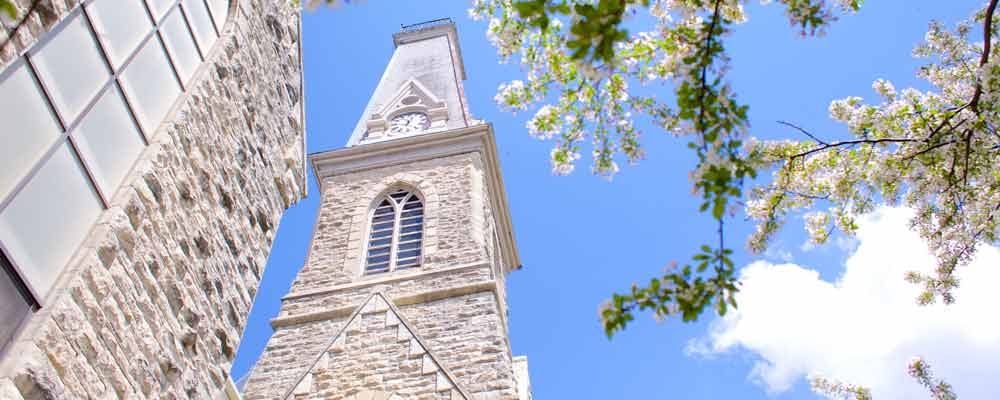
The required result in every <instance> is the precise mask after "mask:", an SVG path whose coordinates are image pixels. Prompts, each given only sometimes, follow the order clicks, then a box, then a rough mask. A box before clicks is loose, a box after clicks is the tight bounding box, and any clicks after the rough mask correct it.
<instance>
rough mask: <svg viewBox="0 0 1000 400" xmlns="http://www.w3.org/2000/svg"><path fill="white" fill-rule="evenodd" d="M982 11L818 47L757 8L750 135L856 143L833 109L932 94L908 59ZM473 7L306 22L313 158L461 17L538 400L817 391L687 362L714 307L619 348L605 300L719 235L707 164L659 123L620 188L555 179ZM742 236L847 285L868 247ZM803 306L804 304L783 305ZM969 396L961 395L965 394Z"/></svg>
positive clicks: (336, 143) (291, 213)
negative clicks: (421, 26)
mask: <svg viewBox="0 0 1000 400" xmlns="http://www.w3.org/2000/svg"><path fill="white" fill-rule="evenodd" d="M978 5H979V2H978V1H971V0H951V1H908V2H895V1H892V2H890V1H871V2H867V4H865V6H864V8H863V9H862V11H861V12H860V13H859V14H857V15H854V16H848V17H845V18H843V19H842V20H841V21H838V22H837V23H835V24H834V25H833V26H832V27H831V28H830V29H829V32H828V34H827V36H826V37H822V38H805V39H803V38H799V37H798V35H797V34H796V31H795V30H794V28H791V27H789V26H788V23H787V20H786V19H785V17H784V15H783V9H782V7H781V6H779V5H768V6H760V5H757V4H752V5H750V6H749V8H748V11H749V16H750V21H749V22H748V23H746V24H744V25H742V26H739V27H737V28H736V30H735V32H734V34H733V35H732V36H730V37H729V38H728V39H727V45H728V48H729V51H730V55H731V56H732V72H731V75H730V78H731V80H732V82H733V85H734V87H735V88H736V90H737V92H738V95H739V99H740V100H741V101H743V102H744V103H746V104H749V105H750V119H751V124H752V129H751V133H752V134H753V135H755V136H759V137H766V138H779V137H794V138H798V137H796V136H795V133H794V132H792V131H790V130H789V129H787V128H783V127H782V126H780V125H778V124H777V123H776V122H775V121H777V120H787V121H792V122H795V123H797V124H799V125H801V126H804V127H807V128H808V129H810V130H811V131H813V132H816V133H819V134H821V135H822V136H823V137H825V138H828V139H833V138H838V137H843V135H844V133H845V130H844V129H843V127H842V126H840V125H838V124H836V123H835V122H833V121H831V120H830V119H829V118H828V116H827V111H826V110H827V106H828V105H829V102H830V101H831V100H834V99H839V98H843V97H846V96H850V95H859V96H863V97H865V98H866V99H873V98H874V94H873V92H872V90H871V82H872V81H873V80H874V79H876V78H887V79H890V80H891V81H893V82H894V83H895V84H896V87H897V88H903V87H908V86H916V87H918V88H926V87H925V86H923V83H922V82H917V81H915V78H914V74H913V72H914V71H915V70H916V68H917V67H918V66H919V65H920V62H921V61H920V60H914V59H913V58H912V57H911V56H910V51H911V49H912V47H913V46H914V45H916V44H917V43H918V42H919V41H920V40H921V38H922V37H923V34H924V32H925V30H926V28H927V24H928V22H929V21H930V20H931V19H939V20H942V21H944V22H946V23H949V24H951V23H954V22H955V21H957V20H959V19H960V18H964V17H966V16H967V15H969V14H970V13H971V11H972V10H973V9H974V8H975V7H976V6H978ZM468 6H469V3H468V2H467V1H402V0H392V1H371V2H363V3H361V4H352V5H349V6H345V7H340V8H336V9H319V10H317V11H314V12H306V13H305V14H304V18H303V19H304V22H303V36H304V38H303V41H304V56H305V73H306V77H305V82H306V92H305V95H306V119H307V125H306V127H307V130H308V149H309V152H317V151H322V150H328V149H334V148H339V147H342V146H343V145H344V143H346V141H347V139H348V136H349V135H350V132H351V130H352V129H353V127H354V125H355V123H356V122H357V120H358V118H359V116H360V114H361V112H362V109H363V107H364V106H365V104H366V103H367V102H368V98H369V96H370V94H371V92H372V90H373V89H374V87H375V85H376V83H377V82H378V79H379V77H380V75H381V74H382V71H383V69H384V67H385V65H386V63H387V61H388V60H389V57H390V55H391V54H392V49H393V46H392V39H391V35H392V33H394V32H395V31H397V30H398V29H399V27H400V24H408V23H415V22H420V21H424V20H430V19H436V18H441V17H452V18H453V19H455V21H456V22H457V24H458V29H459V35H460V42H461V46H462V51H463V56H464V61H465V68H466V71H467V73H468V80H467V81H466V83H465V89H466V95H467V97H468V99H469V104H470V109H471V111H472V113H473V115H474V116H476V117H477V118H480V119H483V120H486V121H489V122H492V123H493V124H494V129H495V132H496V133H497V141H498V148H499V151H500V158H501V164H502V168H503V176H504V180H505V182H506V186H507V190H508V192H507V195H508V198H509V201H510V206H511V214H512V217H513V223H514V229H515V234H516V237H517V241H518V245H519V250H520V254H521V259H522V261H523V263H524V268H523V269H522V270H520V271H517V272H515V273H513V274H511V275H510V276H509V277H508V282H509V285H510V289H509V290H510V292H509V300H510V304H511V305H510V308H511V311H510V314H511V318H510V332H511V341H512V345H513V350H514V353H515V354H517V355H520V354H526V355H528V357H529V364H530V372H531V379H532V385H533V388H534V395H535V397H536V398H538V399H560V398H595V399H610V398H642V399H659V398H672V399H685V398H706V399H708V398H733V397H738V398H741V399H758V398H760V399H763V398H779V399H802V398H806V399H811V398H816V396H815V395H812V394H811V393H810V392H809V390H808V387H807V385H806V383H805V381H804V380H803V379H800V378H799V379H792V384H791V385H790V386H789V387H778V388H776V387H775V385H773V384H769V383H768V380H767V378H766V377H765V378H761V374H760V373H759V365H760V364H759V363H760V361H761V359H762V357H764V358H767V357H772V356H769V355H767V354H769V353H766V352H765V351H763V350H759V348H752V346H751V347H746V346H745V347H743V348H741V347H736V348H730V349H728V350H726V351H721V352H713V353H712V354H710V355H708V356H706V355H692V354H690V352H689V351H686V349H687V348H689V346H690V344H691V343H692V341H697V340H700V339H704V338H705V337H706V335H708V333H709V332H710V331H711V330H712V328H713V323H715V324H718V322H717V319H716V318H715V317H714V315H711V314H708V315H705V316H704V317H703V318H702V320H701V321H699V322H697V323H693V324H683V323H680V322H679V321H667V322H664V323H661V324H657V323H655V322H654V321H653V320H652V318H651V317H650V316H648V315H643V316H640V317H639V318H638V321H637V322H636V323H633V324H632V325H631V326H630V327H629V328H628V329H627V330H626V331H625V332H624V333H621V334H619V335H617V336H615V337H614V339H612V340H608V339H607V338H606V337H605V336H604V333H603V331H602V329H601V327H600V325H599V322H598V316H597V307H598V305H599V304H600V303H601V302H602V301H604V300H605V299H606V298H608V297H609V296H610V294H611V293H612V292H614V291H622V290H624V289H626V288H628V286H629V285H630V284H631V283H632V282H638V281H645V280H648V278H649V277H651V276H653V275H655V274H657V273H658V272H660V271H661V269H662V268H663V266H664V265H666V264H668V263H669V262H670V261H671V260H680V261H684V260H686V259H688V258H689V257H690V255H691V254H693V251H694V250H695V249H696V248H697V246H698V245H700V244H701V243H703V242H707V241H709V240H712V237H713V236H712V235H713V229H714V227H713V225H712V224H711V221H710V219H709V218H706V217H705V216H703V215H700V214H698V213H697V212H696V210H697V204H698V203H697V200H698V199H697V198H695V197H694V196H692V195H691V194H690V193H691V189H690V182H689V181H688V179H687V172H688V170H689V169H690V167H691V165H692V156H691V155H690V154H689V152H688V151H687V149H686V148H684V146H683V144H684V143H683V142H682V141H680V140H678V139H675V138H672V137H670V136H669V135H667V134H665V133H663V132H661V131H657V130H656V129H655V128H652V127H649V126H647V127H646V129H644V131H645V136H644V137H643V144H644V145H645V146H646V150H647V159H645V160H643V161H642V162H641V163H640V164H638V165H637V166H634V167H624V168H622V171H621V173H620V174H619V175H618V176H617V177H615V179H614V180H613V181H612V182H608V181H606V180H603V179H601V178H597V177H594V176H591V175H590V174H589V166H588V165H587V164H586V162H588V161H589V160H587V159H586V158H584V159H583V160H581V161H583V162H584V163H582V164H579V165H578V168H577V172H576V173H574V174H573V175H571V176H569V177H556V176H552V175H550V173H549V164H548V153H549V150H550V148H551V144H550V143H546V142H540V141H537V140H534V139H532V138H530V137H529V136H528V134H527V130H526V129H525V121H526V118H527V117H528V116H529V115H530V114H529V113H522V114H517V115H511V114H509V113H505V112H501V111H499V109H498V107H497V106H496V105H495V104H494V103H493V96H494V94H495V91H496V89H497V87H498V85H499V84H500V83H501V82H504V81H507V80H511V79H518V78H521V77H522V75H521V73H520V71H519V70H518V67H517V65H516V64H499V63H498V62H497V59H496V55H495V51H494V49H493V48H492V47H491V46H490V45H489V43H488V42H487V41H486V39H485V35H484V32H485V28H486V25H485V23H483V22H475V21H472V20H470V19H469V18H468V17H467V14H466V9H467V8H468ZM663 90H665V91H666V90H668V89H663ZM640 126H642V125H640ZM310 185H311V187H310V195H309V197H308V198H307V199H305V200H303V201H302V202H300V203H299V204H297V205H295V206H293V207H292V208H291V209H289V210H288V211H287V212H286V213H285V215H284V218H283V219H282V222H281V225H280V227H279V229H278V235H277V238H276V240H275V244H274V247H273V250H272V253H271V257H270V259H269V261H268V265H267V269H266V271H265V274H264V277H263V281H262V282H261V285H260V289H259V291H258V294H257V298H256V303H255V305H254V307H253V310H252V311H251V314H250V317H249V322H248V326H247V330H246V333H245V334H244V338H243V342H242V344H241V347H240V349H239V352H238V354H237V359H236V362H235V364H234V366H233V375H234V376H236V377H240V376H242V375H244V374H245V373H246V371H247V370H248V369H249V368H250V367H251V366H252V365H253V363H254V361H255V360H256V359H257V357H258V356H259V354H260V352H261V351H262V350H263V348H264V345H265V344H266V341H267V338H268V337H269V336H270V334H271V329H270V326H269V325H268V321H269V320H270V319H271V318H273V317H274V316H275V315H276V314H277V312H278V307H279V305H280V304H279V299H280V297H281V296H282V295H284V294H285V293H286V292H287V290H288V288H289V286H290V285H291V282H292V280H293V279H294V276H295V274H296V272H297V271H298V270H299V268H301V266H302V263H303V260H304V257H305V253H306V248H307V246H308V243H309V236H310V234H311V229H312V225H313V220H314V218H315V215H316V210H317V207H318V199H319V196H318V192H317V188H316V186H315V182H314V180H313V176H312V174H311V172H310ZM731 226H732V229H731V230H730V233H729V237H730V238H731V239H730V240H732V242H733V243H734V245H735V246H736V247H737V249H738V252H737V257H736V259H737V265H747V264H749V263H751V262H753V261H755V260H758V259H762V258H763V259H769V260H770V261H772V262H775V263H777V262H780V261H792V260H794V263H795V264H797V265H801V266H803V268H808V269H811V270H815V271H818V273H819V278H820V279H822V280H824V281H828V282H833V281H836V280H838V279H839V278H840V277H842V276H843V275H844V271H845V264H844V262H845V260H846V259H848V258H849V257H850V256H851V255H852V254H855V253H854V248H856V243H855V244H854V247H852V246H851V245H850V243H848V245H847V246H839V247H838V246H836V245H829V246H826V247H822V248H817V249H811V250H803V249H802V247H801V244H802V242H803V241H804V233H803V231H802V228H801V221H799V220H793V221H790V223H789V224H788V225H787V227H786V231H785V233H784V234H782V235H781V237H780V238H779V240H778V241H777V242H776V244H775V249H774V251H773V252H771V253H769V255H767V256H757V257H752V256H751V255H749V254H747V252H746V251H745V250H743V246H742V244H743V241H744V238H745V237H746V234H747V233H748V232H749V230H750V228H751V227H750V226H749V225H748V224H746V223H743V222H742V221H736V222H735V223H734V224H731ZM796 301H798V299H796V298H792V297H789V298H785V299H780V301H779V302H778V303H775V304H781V302H789V303H791V302H796ZM776 312H777V311H776ZM778 317H779V318H780V317H781V316H780V315H779V316H778ZM788 318H794V316H788ZM775 329H782V328H779V327H776V328H775ZM785 330H786V331H791V330H792V329H791V328H787V329H785ZM820 357H821V356H820ZM772 358H773V357H772ZM769 359H770V358H769ZM755 368H758V370H757V371H758V373H755V372H754V371H755ZM903 368H904V366H903V365H900V366H899V367H898V372H900V373H902V371H903ZM793 375H794V374H793ZM892 379H896V378H892ZM762 380H763V381H764V382H763V383H762ZM958 389H959V391H960V394H961V389H962V387H959V388H958Z"/></svg>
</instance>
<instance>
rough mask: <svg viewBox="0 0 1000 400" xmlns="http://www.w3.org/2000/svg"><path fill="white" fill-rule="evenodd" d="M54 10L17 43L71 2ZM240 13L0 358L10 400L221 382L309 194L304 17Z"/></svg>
mask: <svg viewBox="0 0 1000 400" xmlns="http://www.w3.org/2000/svg"><path fill="white" fill-rule="evenodd" d="M18 2H19V3H29V1H18ZM43 3H44V8H43V9H42V12H41V13H40V16H38V17H37V18H35V17H33V18H35V19H33V20H32V23H31V24H30V28H29V29H24V30H22V32H23V35H28V36H26V37H20V36H19V38H18V40H17V41H16V43H17V47H18V48H24V47H25V46H28V45H30V42H32V41H33V40H32V38H33V37H35V36H37V34H38V33H40V32H43V31H44V30H45V29H47V28H49V27H51V26H52V24H53V23H54V22H55V21H58V19H59V17H58V16H61V15H64V14H65V13H66V11H67V10H69V9H70V8H71V6H72V5H73V3H75V2H74V1H56V2H54V3H55V5H53V4H52V3H49V2H43ZM236 3H238V5H235V6H234V7H236V9H234V10H232V11H231V12H230V20H229V21H228V22H227V24H226V27H225V32H224V34H223V36H221V37H220V38H219V41H218V42H217V43H216V46H215V47H214V49H213V51H212V53H211V54H210V55H209V58H208V60H207V61H206V62H205V64H204V65H202V67H201V69H200V71H199V72H198V74H197V76H196V77H195V78H194V81H192V85H191V88H190V89H189V90H188V92H187V93H186V94H184V95H182V96H184V98H183V99H182V100H181V101H180V102H179V103H178V104H177V105H175V109H174V111H173V114H172V116H170V117H168V118H167V121H166V122H164V125H163V126H161V129H160V130H159V131H158V133H157V134H156V136H155V137H154V138H153V140H152V142H151V143H150V145H149V146H148V147H147V148H146V149H145V150H144V151H143V153H142V155H141V156H140V159H139V160H138V161H137V163H136V165H135V166H134V168H133V170H132V172H131V173H130V175H129V177H128V178H126V181H125V183H123V185H122V186H121V187H120V188H119V190H118V192H117V193H116V195H115V196H114V197H113V199H112V201H111V203H112V206H111V207H110V208H109V209H108V210H106V211H104V212H103V214H102V215H101V217H100V219H99V221H98V222H97V224H96V226H95V227H94V229H93V230H92V231H91V232H90V234H89V236H88V237H87V239H86V240H85V242H84V244H83V245H82V246H81V249H80V250H79V251H78V252H77V254H76V255H75V256H74V258H73V259H72V260H71V262H70V264H69V265H67V267H66V269H65V270H64V272H63V274H62V276H61V277H60V281H59V282H58V283H57V285H56V287H55V289H54V290H53V291H52V293H51V294H50V295H49V297H48V298H47V299H46V304H45V306H44V307H43V308H42V309H41V310H39V311H38V312H37V313H36V314H35V315H33V316H31V317H30V320H29V322H28V324H27V326H26V327H25V328H24V330H23V331H22V332H21V333H20V334H19V336H18V338H17V341H16V342H15V343H14V345H13V346H12V347H11V349H10V351H9V352H8V353H7V354H6V355H4V357H3V359H2V360H0V398H2V399H5V400H6V399H15V400H21V399H125V398H128V399H147V398H157V399H202V398H212V397H213V396H215V395H216V394H218V393H219V392H220V390H221V388H222V387H223V386H224V385H225V383H226V380H227V379H228V371H229V369H230V364H231V362H232V359H233V357H234V355H235V352H236V348H237V346H238V344H239V339H240V335H241V333H242V330H243V327H244V324H245V318H246V314H247V312H248V311H249V309H250V305H251V302H252V300H253V297H254V294H255V293H256V287H257V284H258V282H259V280H260V277H261V274H262V272H263V271H262V269H263V267H264V265H265V262H266V260H267V256H268V253H269V252H270V248H271V243H272V240H273V237H274V234H275V230H276V227H277V224H278V222H279V220H280V217H281V214H282V213H283V211H284V210H285V209H286V208H287V207H289V206H290V205H291V204H293V203H294V202H296V201H298V199H300V198H301V197H302V196H304V195H305V187H303V186H302V183H303V182H304V173H305V155H304V154H303V150H304V149H303V140H304V132H303V122H302V121H301V115H302V114H301V112H302V104H301V99H302V97H301V93H302V86H301V82H302V79H301V78H302V77H301V74H302V71H301V58H300V56H301V55H300V54H299V49H300V44H299V40H300V38H299V30H298V24H299V14H298V10H297V9H296V8H294V7H292V6H289V5H287V3H286V2H284V1H271V0H239V1H236ZM30 35H34V36H30ZM8 47H10V46H8ZM2 56H3V60H4V62H7V61H9V60H10V57H9V56H10V54H9V51H8V50H5V51H4V52H3V53H2Z"/></svg>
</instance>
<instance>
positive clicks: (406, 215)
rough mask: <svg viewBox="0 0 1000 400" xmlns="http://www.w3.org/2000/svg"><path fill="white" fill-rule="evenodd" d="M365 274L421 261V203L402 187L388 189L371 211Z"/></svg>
mask: <svg viewBox="0 0 1000 400" xmlns="http://www.w3.org/2000/svg"><path fill="white" fill-rule="evenodd" d="M368 225H369V232H370V233H369V236H368V246H367V250H366V251H365V273H366V274H377V273H383V272H391V271H394V270H400V269H408V268H416V267H419V266H420V264H421V255H422V245H423V230H424V204H423V202H422V201H421V200H420V197H418V196H417V195H416V194H415V193H412V192H409V191H407V190H405V189H396V190H393V191H391V192H389V193H388V194H387V195H385V197H383V198H382V199H381V200H380V201H379V202H378V206H377V207H375V209H374V210H373V211H372V216H371V220H370V221H369V224H368Z"/></svg>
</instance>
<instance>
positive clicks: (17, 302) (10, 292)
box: [0, 254, 31, 350]
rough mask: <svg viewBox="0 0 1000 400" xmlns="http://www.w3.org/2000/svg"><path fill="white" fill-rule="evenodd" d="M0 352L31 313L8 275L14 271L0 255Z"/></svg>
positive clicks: (28, 305) (16, 285) (18, 288)
mask: <svg viewBox="0 0 1000 400" xmlns="http://www.w3.org/2000/svg"><path fill="white" fill-rule="evenodd" d="M0 264H2V265H0V321H3V322H4V323H2V324H0V350H2V349H3V348H4V347H5V346H6V345H7V343H8V342H10V340H11V339H13V337H14V331H16V330H17V328H18V327H19V326H20V325H21V321H23V320H24V318H25V317H27V316H28V314H30V313H31V305H30V304H29V303H28V300H27V299H25V298H24V295H23V294H22V292H21V288H20V287H18V284H16V283H14V279H13V277H12V276H11V275H10V274H13V273H14V269H13V268H12V267H11V266H10V264H9V263H8V262H7V259H6V258H5V257H4V256H3V254H0Z"/></svg>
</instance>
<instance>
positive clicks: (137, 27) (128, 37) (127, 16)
mask: <svg viewBox="0 0 1000 400" xmlns="http://www.w3.org/2000/svg"><path fill="white" fill-rule="evenodd" d="M87 13H88V14H90V19H91V21H93V22H94V31H95V32H97V36H98V37H99V38H100V39H101V41H102V42H104V48H105V49H107V50H108V56H109V57H111V65H114V66H115V68H116V69H117V68H120V67H121V65H122V63H124V62H125V58H127V57H128V56H129V54H132V52H133V51H134V50H135V48H136V46H139V42H141V41H142V38H143V37H145V36H146V34H147V33H149V32H151V31H152V30H153V24H151V23H150V21H149V14H146V7H145V6H143V5H142V0H124V1H123V0H97V1H94V2H93V3H90V4H89V5H87Z"/></svg>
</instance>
